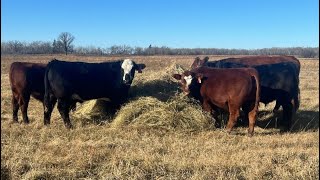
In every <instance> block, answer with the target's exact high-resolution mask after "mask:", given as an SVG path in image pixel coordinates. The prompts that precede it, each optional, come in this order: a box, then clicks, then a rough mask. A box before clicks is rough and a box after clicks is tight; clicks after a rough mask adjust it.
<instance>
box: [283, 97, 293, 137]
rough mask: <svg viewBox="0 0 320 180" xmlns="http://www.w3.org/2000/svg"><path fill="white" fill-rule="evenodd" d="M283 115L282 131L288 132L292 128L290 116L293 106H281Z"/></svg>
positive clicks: (288, 104) (287, 104)
mask: <svg viewBox="0 0 320 180" xmlns="http://www.w3.org/2000/svg"><path fill="white" fill-rule="evenodd" d="M282 107H283V113H282V114H283V115H282V121H283V123H282V124H283V126H284V129H283V131H285V132H286V131H289V130H290V128H291V126H292V117H293V116H292V114H293V106H292V104H291V103H286V104H284V105H283V106H282Z"/></svg>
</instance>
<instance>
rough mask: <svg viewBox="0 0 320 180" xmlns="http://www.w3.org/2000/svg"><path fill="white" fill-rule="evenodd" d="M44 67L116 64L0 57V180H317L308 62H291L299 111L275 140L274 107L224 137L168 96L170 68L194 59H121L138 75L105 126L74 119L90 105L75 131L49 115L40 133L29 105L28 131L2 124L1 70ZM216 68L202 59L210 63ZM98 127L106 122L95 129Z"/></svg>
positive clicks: (37, 115)
mask: <svg viewBox="0 0 320 180" xmlns="http://www.w3.org/2000/svg"><path fill="white" fill-rule="evenodd" d="M53 57H56V58H58V59H68V60H82V61H90V62H92V61H102V60H115V59H118V58H119V57H92V56H64V55H60V56H48V55H38V56H2V57H1V70H2V71H1V80H2V81H1V178H4V179H6V178H11V179H57V178H63V179H78V178H79V179H80V178H85V179H317V178H319V120H318V119H319V84H318V82H319V69H318V68H319V60H318V59H313V60H311V59H303V60H301V65H302V69H301V74H300V89H301V106H300V109H299V111H298V113H297V115H296V123H295V126H294V128H293V131H292V132H291V133H285V134H280V133H279V129H278V128H275V124H276V123H275V121H276V120H277V119H279V118H281V117H279V115H278V114H276V115H273V114H272V113H271V109H272V108H273V107H274V103H273V104H271V105H268V106H267V107H264V105H262V104H261V105H260V108H259V110H260V115H259V121H258V122H257V126H256V127H255V135H254V136H253V137H252V138H249V137H247V136H246V130H247V127H244V128H241V127H238V128H235V130H234V133H233V134H232V135H227V134H226V133H225V132H224V131H223V130H221V129H214V128H212V127H211V125H210V124H208V122H206V118H207V116H206V114H204V113H202V112H201V107H200V106H199V105H197V104H193V103H192V102H190V101H189V100H188V99H185V98H183V97H181V96H179V95H177V94H176V93H177V89H178V86H177V84H176V82H175V81H173V80H172V79H171V76H170V73H172V70H174V69H179V68H180V67H176V66H177V65H182V66H183V67H185V68H186V67H189V66H190V64H191V63H192V60H193V59H194V56H133V57H131V58H133V59H134V60H136V61H137V62H139V63H140V62H142V63H145V64H146V65H147V68H146V69H145V71H144V72H143V73H142V74H137V75H136V78H135V80H134V84H133V86H132V89H131V90H130V101H129V102H128V103H127V104H125V105H123V106H122V108H121V110H120V111H119V112H118V113H117V114H116V115H115V116H113V117H104V116H102V115H101V114H100V113H95V114H90V113H82V114H81V112H88V111H89V112H90V110H92V108H93V107H94V105H93V104H94V102H93V104H92V103H91V105H90V102H88V104H89V105H88V104H87V105H82V106H79V107H78V111H77V112H75V113H72V123H73V124H74V125H75V129H73V130H67V129H66V128H65V127H64V125H63V122H62V120H61V118H60V115H59V114H58V112H57V110H56V109H55V110H54V112H53V118H52V123H51V125H50V126H49V127H45V126H44V125H43V115H42V114H43V109H42V104H41V103H39V102H37V101H35V100H34V99H32V100H31V102H30V105H29V112H28V114H29V118H30V121H31V123H30V124H29V125H24V124H12V123H11V121H12V117H11V116H12V114H11V92H10V88H9V79H8V69H9V66H10V63H11V62H13V61H28V62H47V61H48V60H50V59H52V58H53ZM121 58H122V57H121ZM221 58H224V57H222V56H210V59H211V60H216V59H221ZM85 108H87V109H85ZM84 109H85V110H84ZM91 112H93V111H91ZM97 112H99V110H98V111H97ZM79 113H80V116H79ZM99 115H101V117H99ZM99 118H101V119H105V118H109V119H108V121H105V122H104V123H95V120H97V119H99ZM19 120H20V121H21V114H20V112H19ZM109 120H110V121H111V122H109ZM115 124H116V125H115ZM199 124H200V125H201V126H199Z"/></svg>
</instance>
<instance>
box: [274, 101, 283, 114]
mask: <svg viewBox="0 0 320 180" xmlns="http://www.w3.org/2000/svg"><path fill="white" fill-rule="evenodd" d="M280 106H281V104H280V102H279V101H276V105H275V106H274V108H273V110H272V112H273V113H276V112H277V111H278V110H279V108H280Z"/></svg>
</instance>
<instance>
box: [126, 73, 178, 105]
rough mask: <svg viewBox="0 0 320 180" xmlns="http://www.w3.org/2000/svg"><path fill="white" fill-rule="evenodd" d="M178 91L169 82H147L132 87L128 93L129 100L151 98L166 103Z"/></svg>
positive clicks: (172, 83)
mask: <svg viewBox="0 0 320 180" xmlns="http://www.w3.org/2000/svg"><path fill="white" fill-rule="evenodd" d="M178 89H179V85H178V84H177V83H175V82H173V81H170V80H160V79H157V80H152V81H147V82H144V83H138V84H135V85H133V86H132V87H131V89H130V92H129V99H136V98H139V97H145V96H151V97H154V98H157V99H158V100H159V101H162V102H166V101H167V100H168V99H170V98H171V97H173V96H174V95H175V94H176V93H177V91H178Z"/></svg>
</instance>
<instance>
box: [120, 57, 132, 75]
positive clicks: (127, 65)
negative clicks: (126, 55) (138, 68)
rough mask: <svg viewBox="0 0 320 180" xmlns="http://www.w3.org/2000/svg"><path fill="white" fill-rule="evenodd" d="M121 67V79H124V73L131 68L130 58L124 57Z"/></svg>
mask: <svg viewBox="0 0 320 180" xmlns="http://www.w3.org/2000/svg"><path fill="white" fill-rule="evenodd" d="M121 68H122V69H123V72H124V73H123V80H125V76H126V74H129V73H130V72H131V70H132V68H133V62H132V60H131V59H125V60H124V61H123V63H122V65H121Z"/></svg>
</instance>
